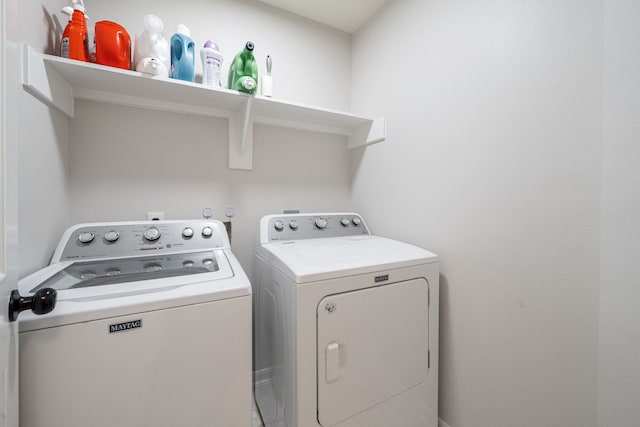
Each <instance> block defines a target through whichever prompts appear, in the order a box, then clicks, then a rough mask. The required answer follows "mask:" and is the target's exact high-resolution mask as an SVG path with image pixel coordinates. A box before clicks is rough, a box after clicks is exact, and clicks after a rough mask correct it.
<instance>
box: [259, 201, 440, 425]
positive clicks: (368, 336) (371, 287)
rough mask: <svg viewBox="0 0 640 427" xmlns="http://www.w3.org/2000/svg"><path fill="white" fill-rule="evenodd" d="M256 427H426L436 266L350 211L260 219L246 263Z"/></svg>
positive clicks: (434, 395)
mask: <svg viewBox="0 0 640 427" xmlns="http://www.w3.org/2000/svg"><path fill="white" fill-rule="evenodd" d="M255 261H256V262H255V267H256V271H255V275H254V307H255V308H254V319H255V320H254V331H255V332H254V334H255V338H254V347H255V348H254V352H255V356H254V357H255V360H254V363H255V366H254V369H255V376H256V378H255V393H256V400H257V404H258V407H259V409H260V412H261V414H262V416H263V418H264V421H265V425H266V426H267V427H313V426H322V427H330V426H339V427H356V426H358V427H362V426H367V427H389V426H397V427H437V425H438V274H439V272H438V258H437V256H436V255H435V254H433V253H431V252H429V251H426V250H424V249H421V248H418V247H415V246H412V245H409V244H406V243H402V242H399V241H396V240H391V239H387V238H383V237H379V236H374V235H371V233H370V232H369V230H368V228H367V226H366V225H365V223H364V221H363V220H362V218H361V217H360V216H359V215H357V214H355V213H322V214H294V215H269V216H265V217H264V218H262V220H261V222H260V244H259V245H258V246H257V249H256V254H255Z"/></svg>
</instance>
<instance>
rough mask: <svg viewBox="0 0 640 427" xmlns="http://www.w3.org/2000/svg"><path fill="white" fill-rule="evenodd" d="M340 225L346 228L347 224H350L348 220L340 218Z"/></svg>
mask: <svg viewBox="0 0 640 427" xmlns="http://www.w3.org/2000/svg"><path fill="white" fill-rule="evenodd" d="M340 224H342V225H343V226H345V227H347V226H348V225H349V224H351V221H349V218H342V219H341V220H340Z"/></svg>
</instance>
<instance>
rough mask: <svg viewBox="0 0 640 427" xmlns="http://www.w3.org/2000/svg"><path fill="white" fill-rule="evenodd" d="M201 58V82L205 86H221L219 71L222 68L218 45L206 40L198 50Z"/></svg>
mask: <svg viewBox="0 0 640 427" xmlns="http://www.w3.org/2000/svg"><path fill="white" fill-rule="evenodd" d="M200 58H201V59H202V84H203V85H207V86H217V87H222V80H221V79H220V72H221V70H222V54H221V53H220V48H218V45H217V44H216V43H214V42H212V41H211V40H207V42H206V43H205V44H204V47H203V48H202V49H201V50H200Z"/></svg>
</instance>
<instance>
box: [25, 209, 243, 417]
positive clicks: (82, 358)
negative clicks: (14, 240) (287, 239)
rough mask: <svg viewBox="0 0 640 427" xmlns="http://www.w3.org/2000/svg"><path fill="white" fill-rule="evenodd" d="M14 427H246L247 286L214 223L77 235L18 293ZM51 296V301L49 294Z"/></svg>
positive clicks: (139, 225) (97, 229)
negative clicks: (25, 307) (47, 308)
mask: <svg viewBox="0 0 640 427" xmlns="http://www.w3.org/2000/svg"><path fill="white" fill-rule="evenodd" d="M43 288H53V289H54V290H55V291H56V292H57V303H56V305H55V308H54V309H53V310H52V311H51V312H50V313H48V314H43V315H40V316H37V315H35V314H34V313H33V312H30V311H25V312H23V313H22V314H20V315H19V318H18V322H19V331H20V426H21V427H87V426H91V427H114V426H118V427H143V426H153V427H159V426H165V427H176V426H198V427H201V426H225V427H249V426H251V410H252V409H251V408H252V360H251V357H252V354H251V353H252V350H251V301H252V296H251V287H250V284H249V281H248V279H247V277H246V275H245V273H244V272H243V270H242V268H241V267H240V264H239V263H238V261H237V260H236V258H235V256H234V255H233V254H232V253H231V250H230V246H229V239H228V238H227V234H226V231H225V228H224V225H223V224H222V223H221V222H219V221H201V220H192V221H158V222H118V223H96V224H81V225H77V226H74V227H71V228H70V229H68V230H67V231H66V232H65V234H64V236H63V237H62V239H61V240H60V243H59V245H58V247H57V249H56V251H55V253H54V255H53V258H52V261H51V263H50V265H49V266H47V267H46V268H44V269H42V270H40V271H38V272H36V273H34V274H32V275H30V276H28V277H26V278H25V279H23V280H21V281H20V283H19V289H20V293H21V294H23V295H30V294H33V293H34V292H37V291H38V290H41V289H43ZM51 292H53V291H51Z"/></svg>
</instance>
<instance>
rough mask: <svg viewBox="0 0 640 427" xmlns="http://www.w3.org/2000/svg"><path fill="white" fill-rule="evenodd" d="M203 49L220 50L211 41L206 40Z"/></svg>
mask: <svg viewBox="0 0 640 427" xmlns="http://www.w3.org/2000/svg"><path fill="white" fill-rule="evenodd" d="M204 47H210V48H211V49H215V50H218V51H219V50H220V48H219V47H218V44H217V43H214V42H212V41H211V40H207V41H206V42H205V44H204Z"/></svg>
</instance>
